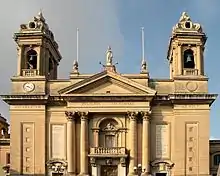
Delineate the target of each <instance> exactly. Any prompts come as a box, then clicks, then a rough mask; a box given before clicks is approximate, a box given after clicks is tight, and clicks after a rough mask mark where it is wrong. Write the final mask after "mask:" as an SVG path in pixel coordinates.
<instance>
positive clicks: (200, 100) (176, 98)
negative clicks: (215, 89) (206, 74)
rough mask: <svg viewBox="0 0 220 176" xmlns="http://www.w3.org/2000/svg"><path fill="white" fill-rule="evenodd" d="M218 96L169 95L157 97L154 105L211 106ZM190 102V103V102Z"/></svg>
mask: <svg viewBox="0 0 220 176" xmlns="http://www.w3.org/2000/svg"><path fill="white" fill-rule="evenodd" d="M217 96H218V95H217V94H187V93H186V94H168V95H157V96H155V98H154V100H153V102H152V103H153V104H189V103H190V104H209V105H211V104H212V103H213V102H214V101H215V99H216V98H217ZM189 101H190V102H189Z"/></svg>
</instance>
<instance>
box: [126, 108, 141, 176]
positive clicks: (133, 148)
mask: <svg viewBox="0 0 220 176" xmlns="http://www.w3.org/2000/svg"><path fill="white" fill-rule="evenodd" d="M127 114H128V117H129V119H130V129H129V131H130V134H129V138H130V139H129V143H130V163H129V173H128V175H135V173H134V167H136V165H137V115H138V112H128V113H127Z"/></svg>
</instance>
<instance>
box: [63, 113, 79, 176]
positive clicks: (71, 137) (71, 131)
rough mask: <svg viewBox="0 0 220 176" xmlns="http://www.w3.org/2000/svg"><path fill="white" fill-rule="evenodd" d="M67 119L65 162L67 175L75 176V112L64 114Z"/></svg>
mask: <svg viewBox="0 0 220 176" xmlns="http://www.w3.org/2000/svg"><path fill="white" fill-rule="evenodd" d="M65 115H66V118H67V120H68V121H67V162H68V169H67V171H68V174H69V175H71V176H75V172H76V150H75V148H76V143H75V140H76V135H75V131H76V130H75V129H76V127H75V117H76V112H68V111H66V112H65Z"/></svg>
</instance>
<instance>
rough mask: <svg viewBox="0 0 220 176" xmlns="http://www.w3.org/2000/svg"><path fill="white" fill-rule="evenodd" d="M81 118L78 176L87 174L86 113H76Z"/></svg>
mask: <svg viewBox="0 0 220 176" xmlns="http://www.w3.org/2000/svg"><path fill="white" fill-rule="evenodd" d="M78 114H79V116H80V118H81V132H80V134H81V139H80V156H81V158H80V175H82V176H85V175H89V174H88V112H78Z"/></svg>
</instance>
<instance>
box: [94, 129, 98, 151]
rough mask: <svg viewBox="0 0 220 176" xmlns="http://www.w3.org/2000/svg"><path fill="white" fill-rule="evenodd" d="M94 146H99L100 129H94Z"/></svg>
mask: <svg viewBox="0 0 220 176" xmlns="http://www.w3.org/2000/svg"><path fill="white" fill-rule="evenodd" d="M93 146H94V147H98V146H99V129H98V128H97V129H93Z"/></svg>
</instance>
